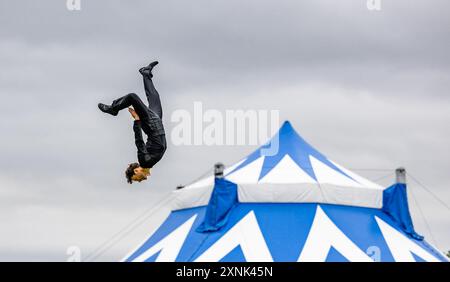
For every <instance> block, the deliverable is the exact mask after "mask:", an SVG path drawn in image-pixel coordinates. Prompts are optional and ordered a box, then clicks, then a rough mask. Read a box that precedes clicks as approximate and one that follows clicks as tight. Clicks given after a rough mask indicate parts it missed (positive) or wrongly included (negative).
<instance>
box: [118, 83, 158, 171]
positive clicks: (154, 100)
mask: <svg viewBox="0 0 450 282" xmlns="http://www.w3.org/2000/svg"><path fill="white" fill-rule="evenodd" d="M143 77H144V87H145V94H146V96H147V101H148V103H149V106H148V107H147V106H146V105H145V104H144V102H142V100H141V99H140V98H139V96H138V95H137V94H135V93H130V94H127V95H125V96H123V97H120V98H119V99H116V100H114V101H113V103H112V105H111V107H112V109H113V110H114V111H120V110H123V109H125V108H128V107H130V106H133V108H134V110H135V111H136V113H137V114H138V116H139V119H140V120H138V121H135V122H134V124H133V130H134V139H135V143H136V147H137V156H138V161H139V164H140V166H141V167H144V168H151V167H153V166H154V165H155V164H156V163H157V162H158V161H159V160H161V158H162V157H163V155H164V152H165V151H166V148H167V143H166V136H165V132H164V126H163V123H162V120H161V118H162V107H161V101H160V99H159V94H158V91H156V89H155V86H154V85H153V82H152V80H151V79H150V78H149V77H148V76H146V75H144V76H143ZM142 131H144V133H145V134H146V135H147V142H146V143H144V139H143V138H142Z"/></svg>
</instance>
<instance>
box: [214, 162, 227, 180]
mask: <svg viewBox="0 0 450 282" xmlns="http://www.w3.org/2000/svg"><path fill="white" fill-rule="evenodd" d="M224 170H225V166H224V165H223V163H216V164H215V165H214V177H215V178H223V171H224Z"/></svg>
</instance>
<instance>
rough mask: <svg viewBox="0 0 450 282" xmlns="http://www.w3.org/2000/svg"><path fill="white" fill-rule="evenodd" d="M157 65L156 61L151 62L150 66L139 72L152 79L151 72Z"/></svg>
mask: <svg viewBox="0 0 450 282" xmlns="http://www.w3.org/2000/svg"><path fill="white" fill-rule="evenodd" d="M157 64H159V62H158V61H154V62H151V63H150V64H148V66H146V67H143V68H140V69H139V72H140V73H141V74H142V75H147V76H148V77H150V78H152V77H153V74H152V70H153V68H154V67H155V66H156V65H157Z"/></svg>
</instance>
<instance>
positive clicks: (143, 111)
mask: <svg viewBox="0 0 450 282" xmlns="http://www.w3.org/2000/svg"><path fill="white" fill-rule="evenodd" d="M130 106H133V108H134V110H135V111H136V113H137V114H138V115H139V118H141V119H145V118H148V110H147V106H146V105H145V104H144V102H142V100H141V98H139V96H138V95H137V94H136V93H130V94H127V95H125V96H123V97H120V98H118V99H116V100H114V101H113V102H112V104H111V109H112V110H113V111H115V112H119V111H120V110H123V109H125V108H128V107H130Z"/></svg>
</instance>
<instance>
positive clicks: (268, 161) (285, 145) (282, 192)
mask: <svg viewBox="0 0 450 282" xmlns="http://www.w3.org/2000/svg"><path fill="white" fill-rule="evenodd" d="M225 178H226V179H227V180H230V181H232V182H234V183H236V184H238V185H239V201H240V202H298V203H308V202H316V203H331V204H341V205H350V206H361V207H374V208H380V207H381V205H382V193H383V190H384V187H382V186H380V185H378V184H376V183H374V182H372V181H370V180H368V179H365V178H364V177H362V176H359V175H357V174H356V173H354V172H352V171H350V170H348V169H346V168H344V167H343V166H341V165H339V164H338V163H336V162H334V161H333V160H331V159H329V158H327V157H326V156H325V155H323V154H322V153H321V152H319V151H318V150H316V149H315V148H314V147H313V146H311V145H310V144H309V143H308V142H306V141H305V140H304V139H303V138H302V137H301V136H300V135H299V134H298V133H297V132H296V131H295V129H294V128H293V127H292V125H291V123H290V122H289V121H286V122H284V123H283V125H282V127H281V128H280V130H279V131H278V132H277V133H276V134H275V135H274V136H273V137H272V138H271V139H270V140H269V141H268V142H267V143H266V144H264V145H263V146H261V147H260V148H258V149H257V150H255V151H254V152H253V153H251V154H250V155H249V156H247V157H246V158H244V159H242V160H240V161H239V162H237V163H235V164H233V165H231V166H230V167H228V168H227V169H226V170H225ZM213 186H214V176H213V175H210V176H209V177H206V178H203V179H201V180H199V181H197V182H195V183H193V184H191V185H188V186H186V187H184V188H183V189H181V190H177V191H175V192H174V197H175V201H174V203H175V204H174V209H183V208H191V207H197V206H202V205H206V204H207V202H208V200H209V196H210V194H211V191H212V188H213Z"/></svg>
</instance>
